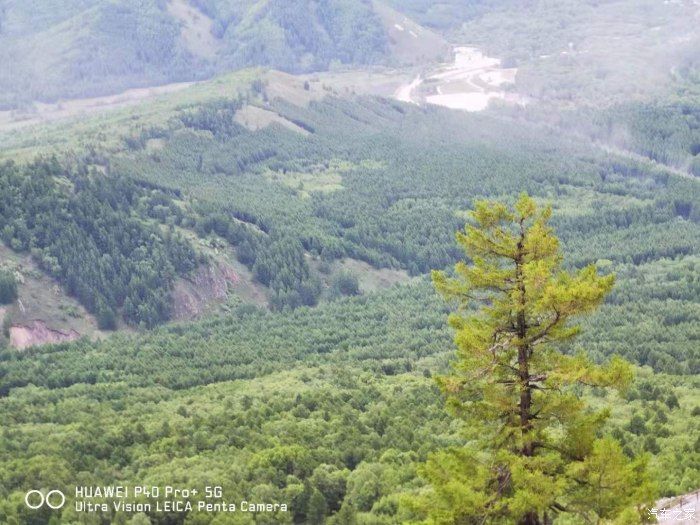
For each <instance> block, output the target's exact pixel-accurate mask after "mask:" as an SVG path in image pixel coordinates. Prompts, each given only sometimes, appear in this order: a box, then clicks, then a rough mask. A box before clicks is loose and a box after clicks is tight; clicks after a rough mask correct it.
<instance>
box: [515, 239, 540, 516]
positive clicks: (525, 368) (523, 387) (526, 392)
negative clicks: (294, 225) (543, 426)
mask: <svg viewBox="0 0 700 525" xmlns="http://www.w3.org/2000/svg"><path fill="white" fill-rule="evenodd" d="M521 231H522V229H521ZM523 244H524V234H523V233H521V238H520V242H519V243H518V254H517V259H516V261H515V274H516V280H517V286H518V289H519V293H520V301H519V302H520V305H519V310H518V315H517V319H516V329H517V333H518V339H519V342H518V379H519V380H520V381H519V383H520V402H519V404H518V409H519V412H520V431H521V435H522V440H523V444H522V448H521V450H520V453H521V454H522V455H523V456H525V457H530V456H532V455H533V454H534V447H533V443H532V439H531V437H530V430H531V428H532V424H531V422H530V420H531V416H532V388H531V386H530V347H529V345H528V344H527V342H526V338H527V328H528V326H527V318H526V316H525V304H526V297H525V282H524V280H523V273H522V265H523V256H524V253H523ZM541 523H542V522H541V521H540V517H539V515H538V514H537V512H528V513H527V514H526V515H525V516H524V517H523V518H522V519H521V520H520V523H519V525H541Z"/></svg>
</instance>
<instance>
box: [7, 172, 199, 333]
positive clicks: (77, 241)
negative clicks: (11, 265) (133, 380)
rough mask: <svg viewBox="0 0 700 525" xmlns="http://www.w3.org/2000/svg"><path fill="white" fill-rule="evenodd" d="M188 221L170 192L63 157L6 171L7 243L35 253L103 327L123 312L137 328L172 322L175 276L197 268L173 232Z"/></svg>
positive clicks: (190, 251) (188, 249)
mask: <svg viewBox="0 0 700 525" xmlns="http://www.w3.org/2000/svg"><path fill="white" fill-rule="evenodd" d="M139 212H140V215H141V217H139ZM151 217H153V219H151ZM155 218H158V219H159V220H160V221H162V222H163V224H165V223H166V222H168V221H169V222H170V226H171V228H170V229H169V230H168V229H166V230H163V229H162V228H161V227H160V226H159V224H158V222H157V221H156V220H155ZM144 219H149V220H144ZM181 219H182V212H181V210H180V209H179V208H178V207H177V206H176V205H175V204H174V203H173V202H172V200H171V199H170V198H169V196H168V195H167V194H165V193H163V192H159V191H157V190H152V191H148V190H146V189H144V188H143V187H139V186H138V185H137V184H135V183H134V181H133V180H129V179H124V178H104V177H103V176H102V175H101V174H98V173H96V172H90V170H88V169H87V168H86V167H85V166H82V169H81V168H77V169H75V170H74V171H68V172H67V171H65V169H64V168H63V167H62V166H61V165H60V164H59V162H58V161H57V160H56V159H55V158H54V159H52V160H49V161H37V162H35V163H33V164H31V165H29V166H27V167H20V166H18V165H14V164H12V163H7V164H4V165H2V166H0V221H2V240H3V241H4V242H5V243H6V244H7V245H8V246H10V247H11V248H12V249H13V250H15V251H18V252H30V253H31V254H32V257H33V258H34V259H35V260H36V261H37V262H38V263H39V265H40V267H41V268H43V269H44V270H45V271H46V272H47V273H48V274H50V275H52V276H53V277H55V278H56V279H57V280H58V281H59V282H60V283H61V284H63V286H64V287H65V289H66V290H67V291H68V293H69V294H71V295H73V296H75V297H76V298H77V299H78V300H79V301H80V302H81V303H82V304H83V305H84V306H85V307H86V308H87V310H88V311H90V312H92V313H94V314H95V316H96V317H97V320H98V324H99V326H100V328H104V329H114V328H115V327H116V324H117V320H118V313H117V312H118V311H120V312H121V313H122V315H123V317H124V320H125V321H126V322H127V323H129V324H132V325H136V326H144V327H152V326H154V325H156V324H158V323H160V322H162V321H164V320H166V319H168V318H169V314H170V306H171V304H170V295H169V291H170V289H171V287H172V284H173V280H174V278H175V276H176V275H182V274H186V273H187V272H189V271H191V270H193V269H194V268H195V266H196V265H197V258H196V255H195V252H194V250H193V249H192V248H191V246H190V245H189V244H188V243H186V242H185V241H184V240H182V239H181V238H180V236H179V235H178V233H177V232H175V231H174V230H173V229H172V226H174V225H175V224H177V223H178V222H179V221H180V220H181ZM15 295H16V292H15Z"/></svg>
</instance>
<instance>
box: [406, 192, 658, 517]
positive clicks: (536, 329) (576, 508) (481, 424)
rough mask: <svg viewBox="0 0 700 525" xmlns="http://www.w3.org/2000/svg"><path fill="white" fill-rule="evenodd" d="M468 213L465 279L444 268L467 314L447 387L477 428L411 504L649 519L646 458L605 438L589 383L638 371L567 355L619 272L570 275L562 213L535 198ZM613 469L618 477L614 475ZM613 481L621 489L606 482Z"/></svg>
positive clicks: (444, 509) (509, 513)
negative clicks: (581, 319) (557, 219)
mask: <svg viewBox="0 0 700 525" xmlns="http://www.w3.org/2000/svg"><path fill="white" fill-rule="evenodd" d="M471 215H472V219H473V222H472V223H471V224H469V225H467V227H466V228H465V230H464V231H463V232H459V233H458V234H457V241H458V243H459V245H460V246H461V247H462V248H463V249H464V252H465V253H466V255H467V257H468V262H459V263H457V265H456V266H455V274H454V277H451V276H448V275H447V274H446V273H444V272H437V271H436V272H433V281H434V284H435V287H436V289H437V290H438V291H439V292H440V293H441V294H442V295H443V296H444V297H445V298H446V299H448V300H450V301H453V302H454V303H456V305H458V310H457V312H456V313H453V314H452V315H451V316H450V319H449V322H450V325H451V326H452V327H453V328H454V330H455V332H456V333H455V343H456V346H457V358H456V361H455V362H454V363H453V372H452V373H451V375H448V376H446V377H441V378H439V382H440V386H441V388H442V390H443V392H444V394H445V396H446V398H447V403H448V408H449V409H450V410H451V412H452V413H453V414H454V415H455V416H457V417H459V418H460V419H463V420H464V421H465V422H466V425H465V432H466V438H467V444H466V445H465V446H464V447H461V448H453V449H449V450H445V451H441V452H438V453H436V454H434V455H433V456H431V457H430V459H429V460H428V462H427V463H426V464H425V466H424V467H423V469H422V474H423V476H424V477H425V478H426V479H427V480H428V481H430V483H431V485H432V491H431V492H430V493H429V494H428V495H427V496H425V497H423V498H422V499H420V500H418V501H414V502H413V504H412V505H413V506H414V507H417V508H419V509H422V510H423V511H425V512H426V513H427V515H428V517H429V519H428V522H429V523H441V524H442V523H444V524H448V523H460V524H462V523H464V524H471V523H475V524H476V523H504V524H505V523H509V524H510V523H519V524H522V525H542V524H544V525H546V524H549V523H552V522H553V519H554V518H555V517H556V516H557V515H560V514H571V515H576V516H579V518H584V517H585V520H586V522H587V523H607V522H614V521H615V520H618V522H624V523H627V522H629V521H628V520H630V519H631V520H632V522H636V523H639V522H640V520H643V519H644V518H645V516H646V512H645V507H644V504H646V503H648V502H650V501H651V500H652V497H653V487H652V485H651V484H650V482H649V481H648V480H647V477H646V470H645V462H644V458H640V459H639V460H637V461H630V460H628V459H627V458H626V456H625V455H624V454H622V452H621V450H620V447H619V446H618V445H617V444H616V443H614V442H611V441H610V440H601V439H599V438H598V435H599V433H600V429H601V425H602V424H603V423H604V421H605V419H606V417H607V415H608V414H607V412H606V411H600V412H596V411H593V410H591V409H589V408H588V407H587V406H586V403H585V401H584V400H583V399H582V398H581V393H582V391H583V390H584V389H585V388H586V387H587V386H591V385H595V386H601V387H616V388H618V389H624V388H626V386H627V385H628V384H629V383H630V381H631V379H632V373H631V368H630V367H629V365H627V364H626V363H625V362H624V361H622V360H621V359H619V358H613V359H611V360H610V362H609V363H608V364H607V365H606V366H597V365H594V364H593V363H591V362H590V361H589V360H588V359H587V358H586V357H584V356H582V355H567V354H565V353H562V352H561V351H560V346H561V345H560V343H562V342H564V341H568V340H571V339H572V338H573V337H574V336H576V334H577V333H578V332H579V327H578V326H576V325H575V324H574V321H575V319H576V318H577V317H578V316H580V315H581V314H585V313H586V312H590V311H591V310H593V309H594V308H596V307H597V306H598V305H599V304H600V303H601V302H602V301H603V299H604V298H605V295H606V294H607V293H608V292H609V291H610V290H611V288H612V286H613V283H614V276H612V275H607V276H601V275H599V274H598V272H597V270H596V268H595V267H594V266H593V265H591V266H587V267H585V268H583V269H581V270H579V271H576V272H567V271H565V270H564V269H563V268H562V257H561V255H560V253H559V243H558V239H557V237H556V236H555V234H554V232H553V230H552V228H551V227H550V226H549V225H548V221H549V219H550V216H551V209H550V208H549V207H547V208H543V209H541V208H538V206H537V205H536V204H535V202H534V201H533V200H532V199H531V198H530V197H528V196H526V195H523V196H521V197H520V199H519V200H518V201H517V203H516V205H515V207H514V208H512V209H511V208H509V207H508V206H506V205H504V204H502V203H496V202H487V201H481V202H478V203H477V204H476V207H475V210H474V211H473V212H472V214H471ZM477 308H478V309H477ZM606 461H609V462H613V463H615V465H616V470H617V474H615V473H612V474H611V473H610V472H606V471H605V466H606ZM632 475H634V476H636V477H635V478H634V480H633V482H632V481H631V477H632ZM606 476H607V477H611V478H614V479H612V480H611V482H610V483H604V482H602V481H601V480H604V479H607V478H606ZM621 480H622V481H621ZM624 480H627V481H631V482H630V483H625V482H624ZM613 481H614V482H613ZM630 510H631V511H632V512H633V513H634V514H635V515H634V516H633V517H632V518H631V517H630ZM611 520H612V521H611ZM634 520H636V521H634Z"/></svg>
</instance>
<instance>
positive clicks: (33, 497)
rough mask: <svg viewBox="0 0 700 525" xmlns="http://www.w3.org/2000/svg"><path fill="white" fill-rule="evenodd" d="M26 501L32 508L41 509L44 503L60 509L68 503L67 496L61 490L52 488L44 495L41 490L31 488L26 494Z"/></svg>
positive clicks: (51, 507)
mask: <svg viewBox="0 0 700 525" xmlns="http://www.w3.org/2000/svg"><path fill="white" fill-rule="evenodd" d="M24 503H25V505H27V507H29V508H30V509H35V510H36V509H40V508H41V507H43V506H44V505H46V506H47V507H49V508H50V509H54V510H58V509H60V508H62V507H63V505H65V504H66V496H65V494H63V492H61V491H60V490H55V489H54V490H51V491H49V492H47V493H46V495H44V493H43V492H41V491H40V490H30V491H29V492H27V493H26V494H25V495H24Z"/></svg>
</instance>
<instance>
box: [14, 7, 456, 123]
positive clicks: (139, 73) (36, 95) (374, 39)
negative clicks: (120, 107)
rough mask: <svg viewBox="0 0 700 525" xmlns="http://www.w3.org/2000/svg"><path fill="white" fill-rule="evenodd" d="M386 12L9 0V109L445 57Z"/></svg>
mask: <svg viewBox="0 0 700 525" xmlns="http://www.w3.org/2000/svg"><path fill="white" fill-rule="evenodd" d="M387 9H388V8H385V7H383V6H381V5H379V4H377V9H375V7H374V4H372V3H371V2H370V1H369V0H362V1H352V0H328V1H324V2H312V1H310V0H294V1H284V2H281V1H270V2H268V1H262V0H244V1H232V0H146V1H141V0H139V1H136V0H59V1H56V0H32V1H30V2H25V1H15V0H2V2H0V62H2V63H3V68H2V70H1V71H0V110H4V109H20V110H24V111H27V110H31V109H32V107H33V103H34V102H42V103H51V102H57V101H60V100H64V99H74V98H86V97H96V96H103V95H111V94H114V93H119V92H121V91H124V90H126V89H129V88H143V87H147V86H157V85H163V84H167V83H173V82H182V81H192V80H201V79H204V78H210V77H212V76H213V75H214V74H220V73H223V72H229V71H233V70H237V69H241V68H244V67H248V66H269V67H272V68H275V69H279V70H283V71H288V72H294V73H300V72H311V71H321V70H328V69H329V68H330V67H331V66H332V67H334V68H337V67H341V66H350V65H373V64H393V63H401V64H416V63H420V62H424V61H425V60H426V59H431V60H432V59H434V58H435V57H436V56H438V55H439V54H440V53H441V51H442V49H441V46H443V44H442V43H441V37H439V36H438V35H437V34H433V33H431V32H429V31H424V30H423V29H422V28H420V27H419V26H417V25H416V24H413V25H411V28H413V29H411V31H412V32H413V33H414V34H415V35H416V36H415V37H414V36H408V39H407V40H406V39H404V40H403V41H398V42H397V40H396V35H395V33H396V29H395V27H394V25H395V24H394V19H395V18H397V17H398V16H399V15H398V14H393V15H392V14H388V13H387V11H386V10H387ZM387 17H388V18H387ZM403 18H405V17H403V16H402V17H401V19H403ZM408 23H411V22H408ZM392 32H393V33H392ZM417 33H420V34H417ZM405 34H406V35H409V33H408V30H407V31H406V32H405Z"/></svg>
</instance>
